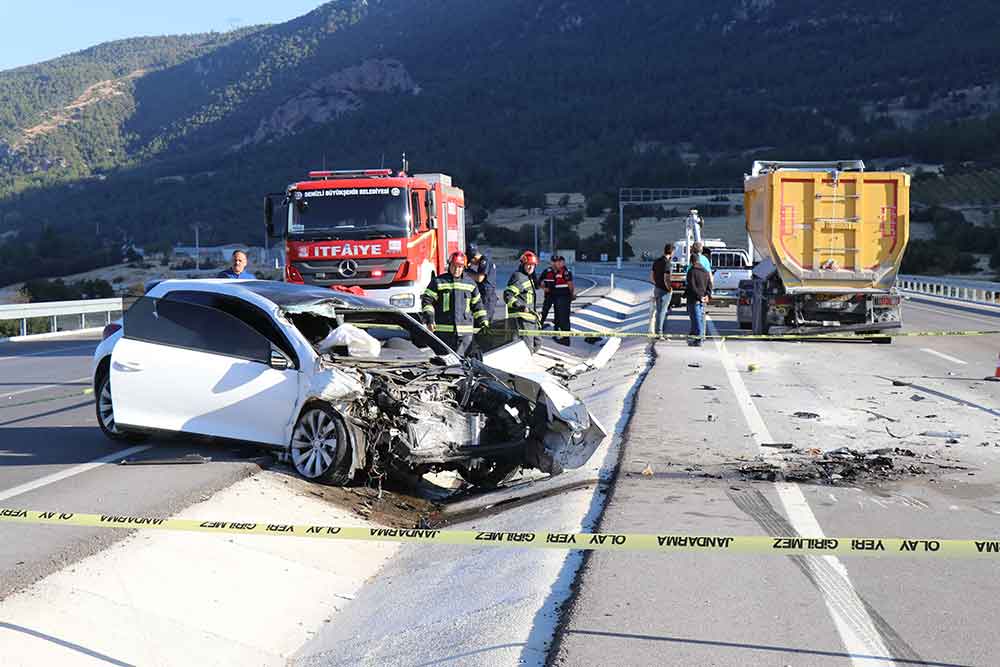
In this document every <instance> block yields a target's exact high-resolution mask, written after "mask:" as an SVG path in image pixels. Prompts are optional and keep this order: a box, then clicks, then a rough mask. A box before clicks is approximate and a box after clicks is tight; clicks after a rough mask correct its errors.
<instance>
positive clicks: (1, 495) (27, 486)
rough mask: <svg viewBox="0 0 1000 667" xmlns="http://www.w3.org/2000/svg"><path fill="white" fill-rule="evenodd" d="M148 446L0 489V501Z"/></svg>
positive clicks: (129, 454) (124, 456)
mask: <svg viewBox="0 0 1000 667" xmlns="http://www.w3.org/2000/svg"><path fill="white" fill-rule="evenodd" d="M150 447H152V445H136V446H135V447H129V448H128V449H123V450H121V451H119V452H114V453H113V454H108V455H107V456H102V457H101V458H99V459H94V460H93V461H90V462H89V463H81V464H80V465H75V466H73V467H72V468H66V469H65V470H60V471H59V472H54V473H52V474H51V475H46V476H45V477H39V478H38V479H33V480H31V481H30V482H25V483H24V484H19V485H18V486H15V487H12V488H10V489H6V490H4V491H0V501H3V500H7V499H8V498H13V497H14V496H19V495H21V494H22V493H27V492H29V491H34V490H35V489H40V488H41V487H43V486H48V485H49V484H54V483H55V482H60V481H62V480H64V479H67V478H69V477H73V476H75V475H79V474H80V473H82V472H87V471H88V470H93V469H94V468H99V467H101V466H102V465H104V464H105V463H111V462H112V461H117V460H119V459H124V458H126V457H128V456H131V455H132V454H138V453H139V452H144V451H146V450H147V449H149V448H150Z"/></svg>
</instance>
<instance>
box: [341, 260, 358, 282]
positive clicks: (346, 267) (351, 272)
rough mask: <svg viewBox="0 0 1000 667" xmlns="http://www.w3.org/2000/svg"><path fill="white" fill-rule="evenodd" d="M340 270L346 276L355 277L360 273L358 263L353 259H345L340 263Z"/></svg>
mask: <svg viewBox="0 0 1000 667" xmlns="http://www.w3.org/2000/svg"><path fill="white" fill-rule="evenodd" d="M338 271H340V275H342V276H344V277H345V278H353V277H354V276H356V275H357V273H358V263H357V262H355V261H354V260H353V259H345V260H344V261H343V262H341V263H340V267H339V268H338Z"/></svg>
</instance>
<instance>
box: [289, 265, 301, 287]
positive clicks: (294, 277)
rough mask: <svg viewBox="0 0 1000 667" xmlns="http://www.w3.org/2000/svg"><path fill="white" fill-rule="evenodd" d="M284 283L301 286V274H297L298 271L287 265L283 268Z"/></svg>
mask: <svg viewBox="0 0 1000 667" xmlns="http://www.w3.org/2000/svg"><path fill="white" fill-rule="evenodd" d="M285 282H286V283H299V284H302V283H305V280H303V279H302V274H301V273H299V270H298V269H296V268H295V267H294V266H292V265H291V264H288V265H287V266H285Z"/></svg>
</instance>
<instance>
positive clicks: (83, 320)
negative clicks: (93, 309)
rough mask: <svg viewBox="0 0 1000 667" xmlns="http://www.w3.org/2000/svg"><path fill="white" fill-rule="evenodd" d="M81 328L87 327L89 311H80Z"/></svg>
mask: <svg viewBox="0 0 1000 667" xmlns="http://www.w3.org/2000/svg"><path fill="white" fill-rule="evenodd" d="M80 328H81V329H86V328H87V313H80Z"/></svg>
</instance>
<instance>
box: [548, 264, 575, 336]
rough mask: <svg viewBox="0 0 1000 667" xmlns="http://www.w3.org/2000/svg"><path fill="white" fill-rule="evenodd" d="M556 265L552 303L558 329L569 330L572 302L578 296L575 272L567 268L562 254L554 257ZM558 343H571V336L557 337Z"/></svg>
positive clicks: (553, 277)
mask: <svg viewBox="0 0 1000 667" xmlns="http://www.w3.org/2000/svg"><path fill="white" fill-rule="evenodd" d="M552 263H553V264H554V265H555V266H554V267H553V272H552V305H553V307H554V308H555V311H556V312H555V317H556V326H555V329H556V330H557V331H569V311H570V302H572V301H573V299H575V298H576V287H575V286H574V285H573V272H572V271H570V270H569V269H567V268H566V259H565V258H564V257H563V256H562V255H557V256H555V257H553V258H552ZM556 342H557V343H561V344H562V345H569V338H568V337H563V338H557V339H556Z"/></svg>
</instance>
